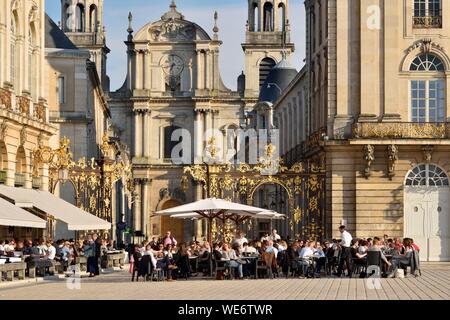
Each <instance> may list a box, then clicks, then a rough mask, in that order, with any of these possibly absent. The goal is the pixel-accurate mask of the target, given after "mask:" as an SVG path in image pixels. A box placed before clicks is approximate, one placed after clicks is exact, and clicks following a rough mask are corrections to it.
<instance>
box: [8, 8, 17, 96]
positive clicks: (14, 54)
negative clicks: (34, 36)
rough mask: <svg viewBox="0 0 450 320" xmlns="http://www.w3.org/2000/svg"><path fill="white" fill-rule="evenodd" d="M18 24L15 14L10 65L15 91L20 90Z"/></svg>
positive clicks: (12, 18)
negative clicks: (17, 42)
mask: <svg viewBox="0 0 450 320" xmlns="http://www.w3.org/2000/svg"><path fill="white" fill-rule="evenodd" d="M16 41H17V24H16V14H15V12H13V13H12V15H11V30H10V56H11V60H10V65H9V68H10V69H9V74H10V81H11V84H12V85H13V86H14V89H15V90H16V91H17V90H18V88H17V87H18V85H17V73H16V72H17V70H16V65H17V44H16Z"/></svg>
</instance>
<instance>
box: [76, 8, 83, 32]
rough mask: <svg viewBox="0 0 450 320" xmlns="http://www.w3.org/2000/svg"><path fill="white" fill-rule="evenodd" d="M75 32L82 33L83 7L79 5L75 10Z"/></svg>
mask: <svg viewBox="0 0 450 320" xmlns="http://www.w3.org/2000/svg"><path fill="white" fill-rule="evenodd" d="M75 19H76V20H75V22H76V23H75V30H76V32H83V31H84V6H83V5H82V4H81V3H79V4H77V7H76V10H75Z"/></svg>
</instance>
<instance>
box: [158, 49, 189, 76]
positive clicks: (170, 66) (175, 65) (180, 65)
mask: <svg viewBox="0 0 450 320" xmlns="http://www.w3.org/2000/svg"><path fill="white" fill-rule="evenodd" d="M162 68H163V70H164V73H165V74H167V75H169V76H179V75H180V74H181V72H183V69H184V62H183V59H181V58H180V57H179V56H177V55H174V54H171V55H168V56H167V57H165V58H164V60H163V62H162Z"/></svg>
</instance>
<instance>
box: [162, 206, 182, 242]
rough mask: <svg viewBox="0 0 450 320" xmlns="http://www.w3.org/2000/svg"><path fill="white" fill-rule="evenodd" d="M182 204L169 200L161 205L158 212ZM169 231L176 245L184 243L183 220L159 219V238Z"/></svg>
mask: <svg viewBox="0 0 450 320" xmlns="http://www.w3.org/2000/svg"><path fill="white" fill-rule="evenodd" d="M181 204H182V203H181V202H180V201H178V200H175V199H169V200H167V201H165V202H164V203H163V204H162V205H161V209H160V210H166V209H170V208H173V207H177V206H179V205H181ZM169 230H170V231H171V233H172V236H173V237H174V238H175V239H176V240H177V241H178V243H181V242H184V220H183V219H173V218H170V217H164V216H163V217H161V220H160V230H159V231H160V232H159V233H160V236H161V237H164V236H165V234H166V232H167V231H169Z"/></svg>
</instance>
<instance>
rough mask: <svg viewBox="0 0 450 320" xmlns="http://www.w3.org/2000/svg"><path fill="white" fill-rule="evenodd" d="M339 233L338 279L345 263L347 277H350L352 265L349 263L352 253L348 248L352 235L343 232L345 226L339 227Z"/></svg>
mask: <svg viewBox="0 0 450 320" xmlns="http://www.w3.org/2000/svg"><path fill="white" fill-rule="evenodd" d="M339 232H340V233H341V258H340V259H339V267H338V270H337V276H338V277H340V276H341V275H342V271H343V268H344V262H345V263H346V265H347V271H348V276H349V277H351V276H352V264H351V263H350V260H351V258H352V253H351V251H350V246H351V242H352V239H353V238H352V235H351V234H350V233H349V232H348V231H347V230H345V226H340V227H339Z"/></svg>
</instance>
